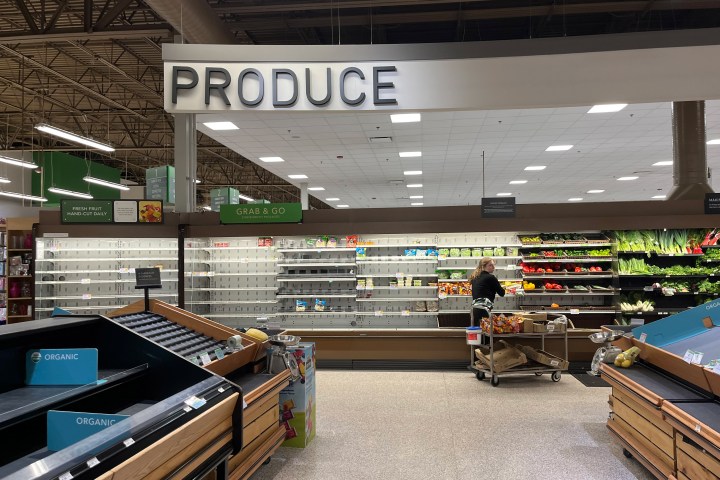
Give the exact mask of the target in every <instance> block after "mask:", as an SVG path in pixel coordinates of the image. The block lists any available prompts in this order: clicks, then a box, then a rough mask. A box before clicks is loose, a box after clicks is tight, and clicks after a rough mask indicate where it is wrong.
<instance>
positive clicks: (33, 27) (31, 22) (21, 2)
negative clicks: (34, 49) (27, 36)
mask: <svg viewBox="0 0 720 480" xmlns="http://www.w3.org/2000/svg"><path fill="white" fill-rule="evenodd" d="M15 3H16V4H17V6H18V9H20V13H22V16H23V17H24V18H25V21H26V22H27V25H28V28H29V29H30V31H31V32H32V33H35V34H38V33H40V29H39V28H38V26H37V24H36V23H35V19H34V18H33V17H32V14H31V13H30V10H28V8H27V5H25V0H15Z"/></svg>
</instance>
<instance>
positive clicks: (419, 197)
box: [410, 195, 423, 200]
mask: <svg viewBox="0 0 720 480" xmlns="http://www.w3.org/2000/svg"><path fill="white" fill-rule="evenodd" d="M421 198H423V196H422V195H410V200H418V199H421Z"/></svg>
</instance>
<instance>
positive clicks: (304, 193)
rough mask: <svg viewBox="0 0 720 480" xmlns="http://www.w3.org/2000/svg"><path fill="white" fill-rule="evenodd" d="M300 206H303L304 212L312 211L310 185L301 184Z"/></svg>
mask: <svg viewBox="0 0 720 480" xmlns="http://www.w3.org/2000/svg"><path fill="white" fill-rule="evenodd" d="M300 205H301V206H302V209H303V210H309V209H310V201H309V198H308V184H307V183H301V184H300Z"/></svg>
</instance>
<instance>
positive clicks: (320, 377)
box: [252, 370, 653, 480]
mask: <svg viewBox="0 0 720 480" xmlns="http://www.w3.org/2000/svg"><path fill="white" fill-rule="evenodd" d="M609 394H610V388H601V387H595V388H589V387H585V386H584V385H582V384H581V383H580V382H579V381H577V380H576V379H575V378H573V377H572V376H571V375H568V374H565V375H563V377H562V379H561V380H560V382H558V383H554V382H552V381H550V379H549V377H548V376H547V375H546V376H543V377H534V376H532V377H530V376H519V377H504V378H502V379H501V382H500V386H498V387H497V388H493V387H491V386H490V384H489V382H488V381H487V380H486V381H483V382H479V381H477V380H476V379H475V376H474V375H473V374H471V373H470V372H384V371H338V370H320V371H318V372H317V425H318V430H317V437H316V438H315V440H313V442H312V443H311V444H310V445H309V446H308V447H307V448H305V449H292V448H281V449H280V450H279V451H278V452H277V453H276V454H275V455H274V456H273V458H272V461H271V462H270V464H268V465H266V466H263V467H261V468H260V469H259V470H258V471H257V473H255V475H253V477H252V480H269V479H274V480H281V479H293V480H296V479H302V480H323V479H327V480H339V479H343V480H345V479H364V480H369V479H383V480H386V479H387V480H390V479H392V480H395V479H413V480H415V479H419V478H421V479H448V480H456V479H533V480H543V479H549V480H550V479H552V480H563V479H568V480H571V479H572V480H589V479H598V480H600V479H602V480H607V479H612V480H625V479H643V480H645V479H648V480H649V479H652V478H653V477H652V476H651V475H650V474H649V473H648V472H647V471H646V470H645V469H644V468H643V467H642V466H641V465H640V464H638V463H637V462H636V461H635V460H628V459H626V458H625V457H624V456H623V454H622V448H621V447H620V446H619V444H618V443H617V442H616V441H614V439H613V438H612V437H611V436H610V433H609V432H608V431H607V429H606V427H605V420H606V419H607V416H608V404H607V400H608V395H609Z"/></svg>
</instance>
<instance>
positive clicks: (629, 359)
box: [615, 347, 640, 368]
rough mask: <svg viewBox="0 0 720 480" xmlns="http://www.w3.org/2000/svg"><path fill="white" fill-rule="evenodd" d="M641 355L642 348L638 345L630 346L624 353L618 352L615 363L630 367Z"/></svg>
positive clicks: (619, 365)
mask: <svg viewBox="0 0 720 480" xmlns="http://www.w3.org/2000/svg"><path fill="white" fill-rule="evenodd" d="M638 355H640V349H639V348H638V347H630V348H628V349H627V350H625V351H624V352H622V353H618V356H617V357H615V365H616V366H618V367H622V368H630V366H632V364H633V363H635V359H636V358H637V356H638Z"/></svg>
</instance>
